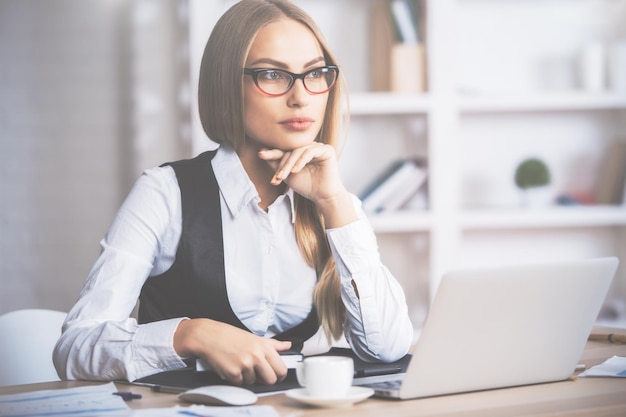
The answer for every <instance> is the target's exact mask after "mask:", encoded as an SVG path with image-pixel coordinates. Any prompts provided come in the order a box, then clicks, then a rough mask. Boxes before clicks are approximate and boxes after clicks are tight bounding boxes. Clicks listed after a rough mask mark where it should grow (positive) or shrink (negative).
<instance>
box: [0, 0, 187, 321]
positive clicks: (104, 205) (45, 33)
mask: <svg viewBox="0 0 626 417" xmlns="http://www.w3.org/2000/svg"><path fill="white" fill-rule="evenodd" d="M177 3H178V2H173V1H169V0H160V1H156V2H155V1H133V2H127V3H124V2H117V1H109V0H91V1H82V0H50V1H38V0H0V314H1V313H4V312H6V311H9V310H13V309H17V308H27V307H41V308H54V309H60V310H67V309H69V308H70V307H71V305H72V304H73V303H74V301H75V299H76V297H77V296H78V292H79V290H80V288H81V286H82V283H83V281H84V279H85V277H86V276H87V273H88V271H89V269H90V268H91V266H92V264H93V262H94V261H95V259H96V257H97V255H98V253H99V245H98V242H99V241H100V239H101V238H102V236H103V235H104V233H105V231H106V229H107V228H108V225H109V224H110V222H111V220H112V218H113V215H114V213H115V211H116V210H117V208H118V206H119V205H120V203H121V201H122V200H123V198H124V196H125V195H126V193H127V192H128V190H129V188H130V186H131V185H132V183H133V182H134V179H135V178H136V177H137V176H138V175H139V173H140V171H141V170H142V169H143V168H146V167H148V166H153V165H156V164H159V163H162V162H165V161H166V160H171V159H176V158H178V157H180V156H183V155H187V154H188V151H187V148H188V147H189V132H188V130H189V126H188V125H189V120H188V114H189V113H188V112H189V111H188V105H187V104H185V105H183V106H179V105H178V103H179V100H178V98H179V90H180V88H179V87H180V84H181V79H182V80H183V82H184V84H185V85H187V81H186V77H188V71H187V64H186V62H187V61H186V57H185V55H184V54H180V53H178V52H179V51H180V50H183V51H184V50H186V49H185V48H184V42H185V39H186V36H187V35H186V27H185V28H184V29H185V30H182V31H181V30H180V28H179V27H178V24H179V23H178V22H179V20H180V19H185V18H186V17H185V15H184V10H183V11H182V12H181V13H182V16H179V14H178V13H177V12H176V11H177V9H176V5H177ZM181 33H182V37H181V35H180V34H181ZM180 44H183V47H181V46H180ZM177 56H179V59H180V61H177V59H176V57H177ZM176 62H182V64H179V65H178V66H177V65H172V63H176ZM181 74H182V75H181ZM135 81H138V82H135ZM184 101H185V103H187V102H188V97H185V98H184ZM185 132H187V134H186V136H185ZM185 138H186V139H185Z"/></svg>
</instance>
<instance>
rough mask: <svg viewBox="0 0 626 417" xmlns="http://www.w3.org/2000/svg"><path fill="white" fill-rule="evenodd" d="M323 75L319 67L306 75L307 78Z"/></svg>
mask: <svg viewBox="0 0 626 417" xmlns="http://www.w3.org/2000/svg"><path fill="white" fill-rule="evenodd" d="M323 75H324V74H323V71H322V70H321V69H316V70H313V71H311V72H309V73H308V74H307V75H306V76H307V77H308V78H322V76H323Z"/></svg>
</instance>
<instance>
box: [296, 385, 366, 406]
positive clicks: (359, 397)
mask: <svg viewBox="0 0 626 417" xmlns="http://www.w3.org/2000/svg"><path fill="white" fill-rule="evenodd" d="M286 394H287V397H289V398H292V399H294V400H296V401H299V402H301V403H304V404H308V405H314V406H316V407H330V408H343V407H350V406H351V405H352V404H354V403H358V402H359V401H363V400H364V399H366V398H369V397H371V396H372V395H374V390H373V389H371V388H366V387H352V388H350V390H349V391H348V394H347V395H346V396H345V397H340V398H320V397H311V396H310V395H309V393H308V392H307V390H306V388H296V389H292V390H289V391H287V392H286Z"/></svg>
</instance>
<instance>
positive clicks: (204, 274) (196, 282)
mask: <svg viewBox="0 0 626 417" xmlns="http://www.w3.org/2000/svg"><path fill="white" fill-rule="evenodd" d="M214 155H215V151H210V152H204V153H202V154H200V155H198V156H197V157H195V158H193V159H187V160H181V161H176V162H172V163H170V164H166V165H170V166H171V167H172V168H173V169H174V172H175V173H176V179H177V181H178V185H179V187H180V193H181V201H182V218H183V224H182V233H181V237H180V241H179V243H178V249H177V251H176V259H175V260H174V264H173V265H172V267H171V268H170V269H168V270H167V271H165V272H164V273H163V274H161V275H157V276H154V277H150V278H148V280H147V281H146V282H145V284H144V286H143V288H142V289H141V295H140V296H139V300H140V303H139V322H140V323H149V322H153V321H158V320H165V319H169V318H175V317H189V318H199V317H205V318H210V319H213V320H218V321H221V322H224V323H228V324H231V325H233V326H236V327H239V328H241V329H244V330H248V329H247V328H246V327H245V326H244V324H243V323H241V321H240V320H239V319H238V318H237V316H236V315H235V313H234V312H233V310H232V308H231V306H230V303H229V302H228V295H227V292H226V276H225V272H224V243H223V235H222V215H221V208H220V195H219V188H218V185H217V181H216V180H215V174H214V172H213V167H212V165H211V159H213V156H214ZM240 238H241V239H245V236H241V237H240ZM318 328H319V322H318V319H317V313H316V312H315V309H312V310H311V313H310V314H309V316H308V317H307V318H306V319H305V320H304V321H303V322H302V323H300V324H299V325H297V326H295V327H293V328H291V329H289V330H287V331H285V332H283V333H281V334H279V335H276V336H275V338H276V339H279V340H290V341H292V342H293V348H294V349H296V350H300V349H301V348H302V342H304V340H306V339H308V338H309V337H311V336H313V335H314V334H315V332H317V330H318Z"/></svg>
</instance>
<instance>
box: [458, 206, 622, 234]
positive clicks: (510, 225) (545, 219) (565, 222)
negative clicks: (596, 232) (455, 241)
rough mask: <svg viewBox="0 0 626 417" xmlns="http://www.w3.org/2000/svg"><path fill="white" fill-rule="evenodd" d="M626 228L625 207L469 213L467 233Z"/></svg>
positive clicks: (465, 225)
mask: <svg viewBox="0 0 626 417" xmlns="http://www.w3.org/2000/svg"><path fill="white" fill-rule="evenodd" d="M615 226H626V207H624V206H585V207H581V206H572V207H555V208H546V209H510V210H495V209H494V210H477V211H465V212H463V214H462V215H461V227H462V228H463V229H464V230H489V229H491V230H493V229H532V228H568V227H615Z"/></svg>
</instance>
